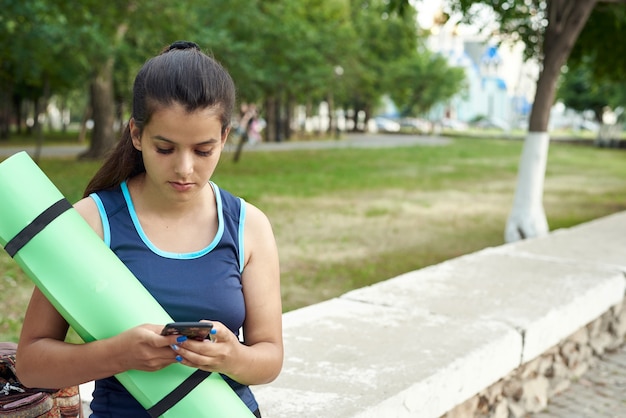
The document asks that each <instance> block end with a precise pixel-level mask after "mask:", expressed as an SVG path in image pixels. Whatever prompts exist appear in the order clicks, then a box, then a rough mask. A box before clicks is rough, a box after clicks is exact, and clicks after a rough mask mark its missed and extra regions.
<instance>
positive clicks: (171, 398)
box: [147, 369, 211, 418]
mask: <svg viewBox="0 0 626 418" xmlns="http://www.w3.org/2000/svg"><path fill="white" fill-rule="evenodd" d="M210 374H211V372H207V371H204V370H200V369H198V370H196V371H195V372H193V373H192V374H191V375H190V376H189V377H188V378H187V379H185V380H184V381H183V382H182V383H181V384H180V385H178V386H177V387H176V388H175V389H174V390H172V391H171V392H170V393H168V394H167V395H165V397H164V398H163V399H161V400H160V401H159V402H157V403H155V404H154V405H153V406H152V407H150V409H148V410H147V412H148V414H150V416H151V417H152V418H157V417H159V416H161V415H163V414H164V413H166V412H167V410H168V409H170V408H171V407H173V406H174V405H176V404H177V403H178V402H180V401H181V400H182V399H183V398H184V397H185V396H187V394H188V393H189V392H191V391H192V390H194V388H195V387H196V386H198V385H199V384H200V383H202V381H203V380H204V379H206V378H207V377H209V375H210Z"/></svg>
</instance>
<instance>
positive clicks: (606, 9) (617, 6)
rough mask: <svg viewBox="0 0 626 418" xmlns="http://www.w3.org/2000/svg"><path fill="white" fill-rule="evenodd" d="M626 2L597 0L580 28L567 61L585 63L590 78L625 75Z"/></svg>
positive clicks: (573, 64) (616, 78)
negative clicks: (583, 26)
mask: <svg viewBox="0 0 626 418" xmlns="http://www.w3.org/2000/svg"><path fill="white" fill-rule="evenodd" d="M623 39H626V3H623V2H619V3H599V4H598V5H597V6H596V7H595V8H594V10H593V12H592V13H591V16H590V17H589V20H588V21H587V24H586V25H585V28H584V29H583V31H582V32H581V34H580V36H579V38H578V40H577V42H576V44H575V45H574V49H573V50H572V54H571V56H570V61H569V62H568V65H569V66H570V67H575V68H576V67H584V71H585V72H586V73H588V74H589V76H590V77H591V78H590V80H591V81H593V82H600V83H606V82H607V81H611V80H613V81H617V82H619V81H621V80H624V79H626V44H625V43H624V42H622V41H621V40H623Z"/></svg>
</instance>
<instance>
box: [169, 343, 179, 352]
mask: <svg viewBox="0 0 626 418" xmlns="http://www.w3.org/2000/svg"><path fill="white" fill-rule="evenodd" d="M170 347H172V350H174V351H178V346H177V345H176V344H172V345H170Z"/></svg>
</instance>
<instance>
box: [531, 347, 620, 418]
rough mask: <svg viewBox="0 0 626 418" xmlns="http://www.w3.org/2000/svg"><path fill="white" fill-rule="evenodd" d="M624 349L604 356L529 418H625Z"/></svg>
mask: <svg viewBox="0 0 626 418" xmlns="http://www.w3.org/2000/svg"><path fill="white" fill-rule="evenodd" d="M625 417H626V348H625V347H622V348H621V349H620V350H619V351H618V352H616V353H612V354H606V355H605V356H604V359H603V361H601V362H598V363H597V364H596V365H595V366H594V367H593V368H591V369H589V371H588V372H587V373H585V374H584V375H583V376H582V377H581V378H580V379H579V380H578V381H577V382H576V383H573V384H572V386H570V388H569V389H567V390H566V391H565V392H563V393H561V394H559V395H557V396H555V397H554V398H553V399H552V400H551V401H550V402H549V403H548V407H547V408H546V409H545V410H544V411H542V412H540V413H537V414H533V415H532V418H625Z"/></svg>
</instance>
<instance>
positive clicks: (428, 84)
mask: <svg viewBox="0 0 626 418" xmlns="http://www.w3.org/2000/svg"><path fill="white" fill-rule="evenodd" d="M389 73H390V74H389V78H390V83H389V95H390V97H391V99H392V100H393V101H394V103H395V104H396V105H397V106H398V107H399V109H400V112H401V114H402V115H403V116H411V115H420V114H424V113H426V112H428V111H429V110H430V109H431V108H432V107H433V106H434V105H436V104H437V103H441V102H442V101H445V100H448V99H450V98H451V97H453V96H454V95H455V94H457V93H458V92H459V91H461V90H462V89H463V87H464V82H465V72H464V71H463V69H462V68H451V67H449V66H448V63H447V62H446V59H445V58H444V57H442V56H440V55H436V54H433V53H430V52H428V51H422V52H421V53H417V51H416V52H415V53H412V54H409V55H408V56H407V57H405V58H403V59H401V60H399V61H398V62H397V63H396V64H395V65H394V66H393V67H392V68H391V69H390V70H389Z"/></svg>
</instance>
